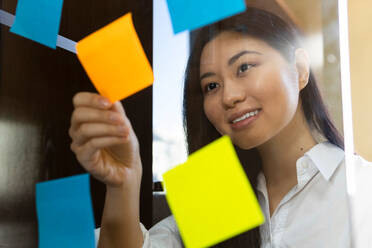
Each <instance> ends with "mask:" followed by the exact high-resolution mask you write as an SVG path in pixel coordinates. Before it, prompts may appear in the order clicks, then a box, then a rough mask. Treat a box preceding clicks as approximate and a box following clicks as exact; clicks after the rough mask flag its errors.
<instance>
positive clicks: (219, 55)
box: [200, 31, 274, 65]
mask: <svg viewBox="0 0 372 248" xmlns="http://www.w3.org/2000/svg"><path fill="white" fill-rule="evenodd" d="M243 50H251V51H256V52H260V53H262V54H264V53H268V52H271V51H272V50H274V49H273V48H272V47H271V46H269V45H268V44H267V43H266V42H265V41H263V40H260V39H257V38H254V37H252V36H248V35H244V34H241V33H238V32H232V31H224V32H222V33H221V34H219V35H217V36H216V38H214V39H213V40H211V41H210V42H208V43H207V44H206V45H205V47H204V48H203V50H202V54H201V58H200V65H208V64H209V65H210V64H214V63H216V62H219V61H221V62H223V61H227V60H228V59H229V58H230V57H231V56H233V55H235V54H237V53H239V52H241V51H243Z"/></svg>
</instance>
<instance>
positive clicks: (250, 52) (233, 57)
mask: <svg viewBox="0 0 372 248" xmlns="http://www.w3.org/2000/svg"><path fill="white" fill-rule="evenodd" d="M247 53H249V54H258V55H262V53H259V52H256V51H248V50H244V51H241V52H240V53H237V54H235V55H234V56H232V57H231V58H230V59H229V62H227V64H228V65H232V64H234V62H235V61H237V60H238V59H239V58H240V57H241V56H243V55H244V54H247Z"/></svg>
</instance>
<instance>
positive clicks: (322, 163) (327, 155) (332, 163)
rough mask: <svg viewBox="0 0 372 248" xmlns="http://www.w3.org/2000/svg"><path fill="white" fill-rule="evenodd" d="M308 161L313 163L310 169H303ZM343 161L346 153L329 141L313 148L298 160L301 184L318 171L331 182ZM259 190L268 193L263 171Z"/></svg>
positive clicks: (259, 181) (297, 165) (298, 177)
mask: <svg viewBox="0 0 372 248" xmlns="http://www.w3.org/2000/svg"><path fill="white" fill-rule="evenodd" d="M308 159H310V160H311V161H312V164H311V166H310V168H305V169H304V168H302V167H303V164H304V163H303V161H304V160H308ZM343 159H344V151H343V150H342V149H341V148H339V147H337V146H335V145H333V144H332V143H330V142H328V141H326V142H322V143H319V144H317V145H315V146H313V147H312V148H311V149H310V150H309V151H307V152H306V153H305V154H304V156H303V157H301V158H299V159H298V160H297V163H296V168H297V180H298V182H299V184H303V183H305V182H306V181H307V180H308V179H309V178H311V177H312V176H313V175H314V174H315V173H316V170H318V171H320V173H321V175H322V176H323V177H324V179H326V180H327V181H329V179H330V178H331V177H332V175H333V174H334V172H335V171H336V169H337V167H338V166H339V165H340V163H341V162H342V161H343ZM300 174H301V175H300ZM303 174H305V175H303ZM257 189H258V190H259V191H261V192H262V193H264V192H265V191H266V181H265V176H264V174H263V173H262V171H261V172H260V173H259V175H258V178H257Z"/></svg>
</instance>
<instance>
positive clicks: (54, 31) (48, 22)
mask: <svg viewBox="0 0 372 248" xmlns="http://www.w3.org/2000/svg"><path fill="white" fill-rule="evenodd" d="M62 6H63V0H18V4H17V9H16V15H15V20H14V24H13V26H12V27H11V28H10V31H11V32H13V33H15V34H18V35H21V36H23V37H26V38H28V39H31V40H34V41H36V42H39V43H41V44H43V45H45V46H48V47H50V48H53V49H56V44H57V37H58V31H59V24H60V21H61V15H62Z"/></svg>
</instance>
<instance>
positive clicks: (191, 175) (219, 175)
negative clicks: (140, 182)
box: [163, 136, 265, 248]
mask: <svg viewBox="0 0 372 248" xmlns="http://www.w3.org/2000/svg"><path fill="white" fill-rule="evenodd" d="M163 179H164V186H165V189H166V197H167V201H168V204H169V207H170V209H171V211H172V213H173V216H174V219H175V220H176V222H177V226H178V228H179V230H180V234H181V236H182V240H183V242H184V244H185V246H186V247H187V248H201V247H210V246H212V245H215V244H217V243H220V242H222V241H224V240H227V239H229V238H231V237H234V236H236V235H238V234H241V233H243V232H245V231H248V230H249V229H252V228H254V227H257V226H259V225H261V224H262V223H263V222H264V221H265V218H264V215H263V213H262V211H261V208H260V205H259V203H258V200H257V198H256V196H255V194H254V191H253V189H252V187H251V185H250V183H249V181H248V178H247V176H246V175H245V172H244V169H243V167H242V166H241V164H240V162H239V159H238V157H237V155H236V153H235V150H234V147H233V144H232V143H231V140H230V138H229V137H228V136H224V137H222V138H220V139H218V140H216V141H214V142H212V143H211V144H209V145H207V146H205V147H203V148H202V149H200V150H198V151H197V152H195V153H193V154H191V155H190V156H189V158H188V160H187V162H186V163H184V164H182V165H179V166H177V167H175V168H173V169H171V170H169V171H168V172H166V173H164V174H163Z"/></svg>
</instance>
